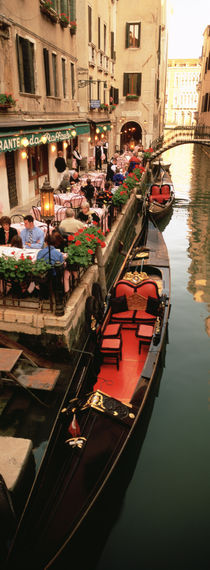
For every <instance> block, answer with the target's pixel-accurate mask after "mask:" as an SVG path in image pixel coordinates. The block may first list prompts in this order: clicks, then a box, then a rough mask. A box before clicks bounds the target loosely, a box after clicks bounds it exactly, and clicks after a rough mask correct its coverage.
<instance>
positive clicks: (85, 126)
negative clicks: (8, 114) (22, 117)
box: [0, 122, 90, 153]
mask: <svg viewBox="0 0 210 570" xmlns="http://www.w3.org/2000/svg"><path fill="white" fill-rule="evenodd" d="M10 129H11V126H10ZM89 132H90V126H89V123H85V122H83V123H73V122H72V123H71V124H69V123H68V124H66V125H57V124H54V126H51V127H49V125H47V124H46V125H42V126H39V125H37V124H36V125H34V127H32V126H31V125H30V127H27V126H26V125H24V126H23V127H22V126H21V127H19V128H18V129H17V128H14V129H13V130H11V131H8V130H7V129H5V128H4V129H1V130H0V153H1V152H11V151H13V150H17V149H21V148H26V147H28V146H37V145H39V144H49V143H53V142H55V143H57V142H59V141H65V140H69V139H71V138H75V137H76V136H77V135H80V134H85V133H89Z"/></svg>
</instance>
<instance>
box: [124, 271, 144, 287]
mask: <svg viewBox="0 0 210 570" xmlns="http://www.w3.org/2000/svg"><path fill="white" fill-rule="evenodd" d="M123 279H125V280H126V281H129V282H130V283H134V285H138V284H139V283H141V282H142V281H145V280H146V279H149V276H148V275H147V273H146V272H145V271H140V272H138V271H134V272H133V273H132V271H127V273H125V275H124V276H123Z"/></svg>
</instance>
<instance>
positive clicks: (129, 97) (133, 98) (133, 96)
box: [126, 93, 139, 101]
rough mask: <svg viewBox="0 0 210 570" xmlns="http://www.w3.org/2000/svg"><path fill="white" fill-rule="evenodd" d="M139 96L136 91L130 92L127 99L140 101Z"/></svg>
mask: <svg viewBox="0 0 210 570" xmlns="http://www.w3.org/2000/svg"><path fill="white" fill-rule="evenodd" d="M138 99H139V96H138V95H135V93H128V95H126V100H127V101H138Z"/></svg>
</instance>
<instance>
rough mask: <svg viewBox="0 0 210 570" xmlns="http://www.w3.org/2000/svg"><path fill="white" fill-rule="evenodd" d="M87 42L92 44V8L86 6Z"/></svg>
mask: <svg viewBox="0 0 210 570" xmlns="http://www.w3.org/2000/svg"><path fill="white" fill-rule="evenodd" d="M88 42H89V43H91V42H92V8H91V7H90V6H88Z"/></svg>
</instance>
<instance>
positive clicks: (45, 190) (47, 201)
mask: <svg viewBox="0 0 210 570" xmlns="http://www.w3.org/2000/svg"><path fill="white" fill-rule="evenodd" d="M53 190H54V188H52V187H51V186H50V183H49V180H48V179H47V177H45V181H44V184H43V186H42V188H40V197H41V218H42V219H43V220H44V222H46V224H47V236H48V238H49V235H50V222H51V221H52V220H53V218H54V195H53ZM48 248H49V262H50V263H51V259H50V244H49V239H48Z"/></svg>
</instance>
